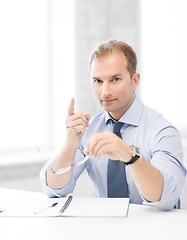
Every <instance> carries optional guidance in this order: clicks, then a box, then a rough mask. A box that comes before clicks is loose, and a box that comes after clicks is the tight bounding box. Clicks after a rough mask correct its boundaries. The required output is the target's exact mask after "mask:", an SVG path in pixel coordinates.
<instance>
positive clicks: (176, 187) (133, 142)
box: [41, 40, 186, 210]
mask: <svg viewBox="0 0 187 240" xmlns="http://www.w3.org/2000/svg"><path fill="white" fill-rule="evenodd" d="M136 66H137V57H136V54H135V52H134V50H133V49H132V48H131V47H130V46H129V45H127V44H126V43H124V42H122V41H116V40H112V41H107V42H105V43H102V44H101V45H100V46H98V48H97V49H95V50H94V51H93V53H92V55H91V58H90V75H91V85H92V88H93V91H94V93H95V95H96V97H97V99H98V101H99V103H100V105H101V106H102V107H103V109H104V112H103V113H101V114H99V115H97V116H95V117H93V118H91V117H90V114H89V113H84V114H83V113H76V112H75V110H74V104H75V100H74V99H73V98H72V100H71V102H70V105H69V108H68V116H67V119H66V129H67V134H66V141H65V143H64V146H63V150H62V152H61V153H60V154H59V156H58V157H56V158H55V159H54V160H53V161H51V162H50V163H48V164H46V165H45V166H44V167H43V169H42V171H41V181H42V183H43V187H44V189H45V191H46V193H47V194H48V196H50V197H53V196H58V197H61V196H65V195H67V194H69V193H71V192H73V189H74V187H75V184H76V181H77V179H78V177H79V176H80V174H81V173H82V171H83V170H84V169H85V168H86V169H87V171H88V174H89V176H90V178H91V180H92V181H93V184H94V186H95V188H96V191H97V193H98V195H99V196H101V197H129V198H130V202H131V203H136V204H143V203H144V204H149V205H153V206H155V207H158V208H160V209H163V210H169V209H172V208H173V207H177V204H178V203H179V199H180V194H181V191H182V188H183V184H184V181H185V175H186V169H185V168H184V167H183V164H182V158H183V153H182V146H181V141H180V136H179V133H178V131H177V129H176V128H175V127H174V126H173V125H171V123H170V122H168V121H167V120H166V119H165V118H164V117H163V116H162V115H161V114H159V113H158V112H156V111H155V110H153V109H150V108H148V107H147V106H145V105H144V104H143V103H142V102H141V101H140V100H139V99H138V97H137V96H136V94H135V92H136V88H137V87H138V85H139V82H140V74H139V73H137V72H136ZM150 81H151V76H150ZM86 155H87V156H89V159H88V160H87V161H86V162H84V163H83V164H81V165H78V166H74V167H73V168H71V169H70V170H69V171H67V172H65V173H62V174H56V171H57V170H58V169H61V168H63V167H66V166H68V165H71V164H72V163H73V162H77V161H80V160H81V159H82V158H83V157H84V156H86Z"/></svg>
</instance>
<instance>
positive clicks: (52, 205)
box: [34, 202, 58, 214]
mask: <svg viewBox="0 0 187 240" xmlns="http://www.w3.org/2000/svg"><path fill="white" fill-rule="evenodd" d="M57 204H58V203H57V202H55V203H52V204H51V205H50V206H48V207H46V208H43V209H41V210H39V211H37V212H34V214H37V213H40V212H42V211H44V210H46V209H48V208H52V207H56V205H57Z"/></svg>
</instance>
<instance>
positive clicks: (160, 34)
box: [141, 0, 187, 137]
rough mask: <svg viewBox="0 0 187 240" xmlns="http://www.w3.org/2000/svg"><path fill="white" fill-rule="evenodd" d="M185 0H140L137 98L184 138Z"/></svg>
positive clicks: (186, 118)
mask: <svg viewBox="0 0 187 240" xmlns="http://www.w3.org/2000/svg"><path fill="white" fill-rule="evenodd" d="M186 9H187V1H186V0H178V1H176V0H164V1H163V0H151V1H147V0H142V1H141V69H142V70H141V73H142V78H141V98H142V99H143V101H144V103H146V104H147V105H149V106H150V107H153V108H155V109H156V110H158V111H159V112H161V113H162V114H163V115H164V116H165V117H166V118H167V119H168V120H169V121H171V122H172V123H173V124H174V125H175V126H176V127H177V128H178V129H179V130H180V132H181V135H182V136H183V137H187V114H186V106H185V105H186V102H187V95H186V86H187V77H186V56H187V45H186V42H187V31H186V23H187V14H186Z"/></svg>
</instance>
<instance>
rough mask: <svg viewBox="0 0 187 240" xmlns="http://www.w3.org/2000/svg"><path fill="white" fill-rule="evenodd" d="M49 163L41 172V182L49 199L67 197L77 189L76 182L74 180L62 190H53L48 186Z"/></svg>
mask: <svg viewBox="0 0 187 240" xmlns="http://www.w3.org/2000/svg"><path fill="white" fill-rule="evenodd" d="M46 172H47V163H46V164H45V165H44V167H43V168H42V170H41V171H40V180H41V183H42V186H43V190H44V192H45V193H46V195H47V196H48V197H65V196H66V195H68V194H70V193H72V192H73V190H74V187H75V180H74V179H73V178H72V179H71V181H70V183H69V184H68V185H66V186H65V187H63V188H61V189H53V188H51V187H49V186H48V185H47V176H46Z"/></svg>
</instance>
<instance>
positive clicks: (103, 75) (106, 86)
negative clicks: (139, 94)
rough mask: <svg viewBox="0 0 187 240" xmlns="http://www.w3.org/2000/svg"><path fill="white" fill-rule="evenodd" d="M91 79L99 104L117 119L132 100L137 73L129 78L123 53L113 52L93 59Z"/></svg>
mask: <svg viewBox="0 0 187 240" xmlns="http://www.w3.org/2000/svg"><path fill="white" fill-rule="evenodd" d="M91 80H92V84H93V90H94V92H95V94H96V96H97V98H98V100H99V102H100V104H101V106H102V107H103V108H104V110H105V111H107V112H109V113H110V115H111V116H112V117H113V118H114V119H115V120H119V119H120V118H121V116H122V115H123V114H124V113H125V112H126V111H127V110H128V108H129V107H130V105H131V104H132V102H133V100H134V97H135V93H134V90H135V89H136V87H137V86H138V83H139V74H134V76H133V77H132V79H131V77H130V73H129V71H128V70H127V60H126V58H125V56H124V54H123V53H120V52H114V53H111V54H109V55H107V56H104V57H102V58H99V59H95V60H93V62H92V64H91Z"/></svg>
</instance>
